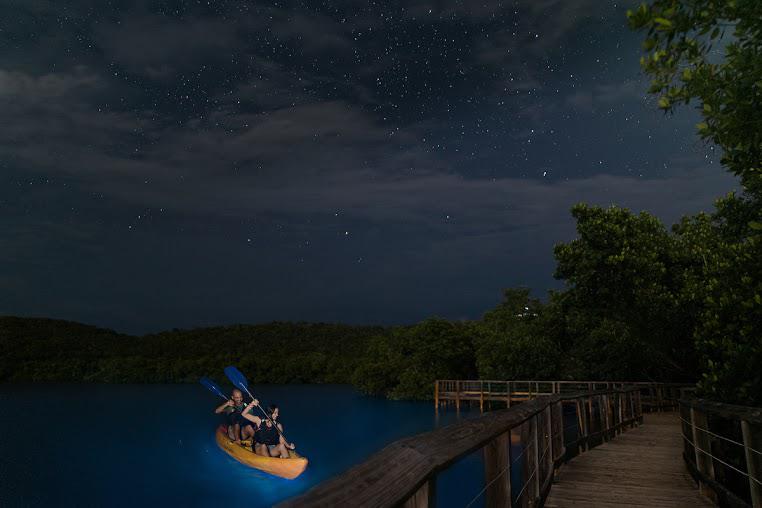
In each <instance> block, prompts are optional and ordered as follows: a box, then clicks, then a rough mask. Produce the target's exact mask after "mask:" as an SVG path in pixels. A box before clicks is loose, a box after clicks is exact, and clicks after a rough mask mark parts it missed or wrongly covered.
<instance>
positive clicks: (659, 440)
mask: <svg viewBox="0 0 762 508" xmlns="http://www.w3.org/2000/svg"><path fill="white" fill-rule="evenodd" d="M644 418H645V420H644V424H643V425H642V426H641V427H639V428H636V429H631V430H628V431H627V432H624V433H622V434H621V435H619V436H617V437H616V438H615V439H612V440H611V441H609V442H607V443H604V444H602V445H601V446H598V447H596V448H593V449H591V450H589V451H587V452H585V453H582V454H581V455H579V456H578V457H575V458H574V459H572V460H571V461H570V462H568V463H567V464H564V466H563V467H561V469H560V471H559V477H558V479H557V481H556V482H555V483H554V484H553V487H552V488H551V489H550V495H549V496H548V499H547V501H546V503H545V506H546V507H548V508H564V507H567V506H575V507H579V506H586V507H587V506H589V507H600V508H614V507H618V506H649V507H670V508H677V507H686V508H688V507H695V506H714V505H713V504H712V502H711V501H709V500H708V499H707V498H706V497H704V496H702V495H701V494H700V493H699V490H698V487H697V486H696V484H695V483H694V482H693V480H692V479H691V477H690V475H689V474H688V472H687V470H686V468H685V464H684V462H683V458H682V452H683V443H682V436H681V432H680V420H679V419H678V415H677V413H650V414H646V415H644Z"/></svg>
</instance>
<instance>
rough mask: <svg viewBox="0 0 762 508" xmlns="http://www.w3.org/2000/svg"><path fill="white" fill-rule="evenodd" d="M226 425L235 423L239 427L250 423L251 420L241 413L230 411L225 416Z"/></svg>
mask: <svg viewBox="0 0 762 508" xmlns="http://www.w3.org/2000/svg"><path fill="white" fill-rule="evenodd" d="M227 422H228V425H235V424H236V423H237V424H238V425H240V426H241V427H244V426H246V425H250V424H251V422H250V421H249V420H247V419H246V418H244V417H243V415H242V414H241V413H230V414H228V416H227Z"/></svg>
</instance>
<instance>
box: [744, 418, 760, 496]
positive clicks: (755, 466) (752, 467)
mask: <svg viewBox="0 0 762 508" xmlns="http://www.w3.org/2000/svg"><path fill="white" fill-rule="evenodd" d="M741 433H742V434H743V448H744V453H745V454H746V471H747V472H748V475H749V490H750V492H751V505H752V507H753V508H762V484H760V482H762V456H760V455H759V453H755V452H754V451H753V450H760V449H762V432H760V429H759V428H757V429H755V428H753V427H752V426H751V425H750V424H749V422H747V421H746V420H741Z"/></svg>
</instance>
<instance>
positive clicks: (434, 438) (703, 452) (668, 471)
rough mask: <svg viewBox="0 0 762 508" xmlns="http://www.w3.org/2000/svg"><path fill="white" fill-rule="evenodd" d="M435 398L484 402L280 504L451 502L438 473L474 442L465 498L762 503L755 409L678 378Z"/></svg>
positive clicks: (498, 389)
mask: <svg viewBox="0 0 762 508" xmlns="http://www.w3.org/2000/svg"><path fill="white" fill-rule="evenodd" d="M580 388H582V390H581V391H579V390H580ZM434 401H435V407H436V410H448V409H449V408H453V409H454V410H456V411H457V410H459V409H460V408H461V407H462V406H463V405H465V404H472V405H476V404H479V407H480V408H481V409H482V410H487V412H486V414H484V415H482V416H481V417H477V418H471V419H467V420H464V421H460V422H457V423H454V424H451V425H448V426H447V427H443V428H440V429H436V430H433V431H431V432H426V433H423V434H419V435H417V436H412V437H408V438H404V439H401V440H398V441H395V442H394V443H391V444H390V445H388V446H386V447H385V448H383V449H382V450H380V451H379V452H377V453H375V454H373V455H372V456H370V457H369V458H368V459H367V460H366V461H364V462H362V463H360V464H357V465H355V466H354V467H352V468H350V469H349V470H347V471H346V472H344V473H342V474H340V475H338V476H337V477H335V478H333V479H331V480H328V481H326V482H323V483H322V484H320V485H317V486H315V487H313V488H312V489H310V490H309V491H307V492H306V493H305V494H302V495H301V496H297V497H295V498H292V499H289V500H287V501H285V502H283V503H280V504H279V505H277V506H278V507H279V508H291V507H334V506H342V507H350V506H358V507H359V506H362V507H378V508H382V507H389V508H391V507H404V508H428V507H434V506H437V504H438V503H439V504H440V505H441V506H449V505H448V504H447V500H442V499H438V497H437V478H438V475H439V474H440V473H441V472H443V471H445V470H447V469H448V468H449V467H451V466H452V465H453V464H455V463H457V462H458V461H459V460H461V459H463V458H464V457H465V456H466V455H469V454H471V453H473V452H480V454H481V457H482V462H483V478H484V481H483V484H482V486H481V487H480V488H475V489H474V491H473V492H472V493H469V495H470V496H472V497H471V501H470V503H469V506H485V507H489V508H493V507H541V506H548V507H555V508H562V507H568V506H585V507H588V506H589V507H600V508H608V507H611V508H613V507H619V506H630V507H635V506H643V507H664V508H677V507H683V506H685V507H688V506H713V505H715V504H719V505H720V506H732V507H739V508H741V507H749V508H762V409H759V408H749V407H743V406H732V405H728V404H721V403H716V402H708V401H704V400H700V399H696V398H693V397H692V389H691V388H690V387H689V386H686V385H679V384H659V383H625V382H605V383H601V382H588V381H513V380H511V381H491V380H490V381H487V380H439V381H437V382H436V383H435V385H434ZM493 406H495V407H498V406H500V408H498V409H495V408H494V407H493ZM511 443H514V444H518V445H519V446H513V447H512V446H511ZM517 449H518V450H520V451H517ZM514 470H515V471H517V474H518V476H519V477H520V481H518V482H516V481H515V480H512V478H513V475H512V474H511V473H512V471H514Z"/></svg>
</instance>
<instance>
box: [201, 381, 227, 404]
mask: <svg viewBox="0 0 762 508" xmlns="http://www.w3.org/2000/svg"><path fill="white" fill-rule="evenodd" d="M198 381H199V383H201V384H202V385H204V386H206V388H207V389H208V390H209V391H210V392H212V393H214V394H216V395H219V396H220V397H222V398H223V399H227V396H226V395H225V394H224V393H223V392H222V389H221V388H220V387H219V386H217V384H216V383H215V382H214V381H212V380H211V379H209V378H208V377H202V378H201V379H199V380H198Z"/></svg>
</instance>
